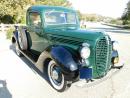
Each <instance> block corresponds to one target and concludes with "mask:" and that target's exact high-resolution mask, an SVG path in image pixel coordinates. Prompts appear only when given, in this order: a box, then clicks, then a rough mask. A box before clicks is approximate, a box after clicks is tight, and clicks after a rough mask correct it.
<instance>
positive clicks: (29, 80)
mask: <svg viewBox="0 0 130 98" xmlns="http://www.w3.org/2000/svg"><path fill="white" fill-rule="evenodd" d="M88 27H89V28H91V29H93V30H103V31H104V30H105V31H106V32H107V33H108V34H109V35H110V36H111V37H112V39H115V40H118V42H119V44H120V46H119V50H120V60H121V61H122V62H123V63H125V66H124V67H123V69H121V70H120V71H116V72H115V70H114V72H115V73H114V74H113V75H111V73H109V74H108V75H107V76H106V77H105V78H103V79H101V80H97V81H95V82H94V83H92V84H90V83H89V84H86V83H84V81H81V82H79V83H75V84H73V85H72V86H71V88H70V89H68V90H67V91H65V92H63V93H59V92H57V91H55V90H54V89H53V88H52V87H51V86H50V85H49V84H48V82H47V81H46V78H45V77H44V76H41V75H40V73H39V74H38V72H36V71H37V70H36V68H35V67H34V65H33V64H32V63H31V62H29V61H28V60H27V59H26V58H25V57H22V58H19V57H18V56H17V55H16V54H15V52H14V51H13V46H12V45H11V42H10V41H9V40H6V39H5V35H4V34H3V33H0V98H130V76H129V75H130V31H129V30H122V29H119V28H113V27H109V26H104V25H101V24H91V25H89V26H88Z"/></svg>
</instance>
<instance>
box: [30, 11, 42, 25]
mask: <svg viewBox="0 0 130 98" xmlns="http://www.w3.org/2000/svg"><path fill="white" fill-rule="evenodd" d="M29 18H30V19H29V25H32V26H41V18H40V14H39V13H37V12H31V13H29Z"/></svg>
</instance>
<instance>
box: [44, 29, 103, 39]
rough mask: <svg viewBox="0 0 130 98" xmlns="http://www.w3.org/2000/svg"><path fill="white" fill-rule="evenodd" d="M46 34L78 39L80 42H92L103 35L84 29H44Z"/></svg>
mask: <svg viewBox="0 0 130 98" xmlns="http://www.w3.org/2000/svg"><path fill="white" fill-rule="evenodd" d="M45 33H46V34H52V35H55V36H56V35H58V36H64V37H70V38H78V39H82V40H89V41H94V40H96V39H97V38H99V37H101V36H104V35H105V34H104V33H103V32H100V31H95V30H86V29H45Z"/></svg>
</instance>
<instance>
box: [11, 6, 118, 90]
mask: <svg viewBox="0 0 130 98" xmlns="http://www.w3.org/2000/svg"><path fill="white" fill-rule="evenodd" d="M13 33H14V35H13V37H12V42H13V44H15V47H16V49H15V50H16V54H17V55H18V56H22V55H24V56H25V57H26V58H28V59H29V60H30V61H31V62H32V63H33V64H34V65H35V66H36V67H37V68H38V69H39V70H40V71H41V72H42V73H43V74H44V73H47V76H48V79H49V82H50V84H51V86H52V87H53V88H54V89H56V90H57V91H59V92H62V91H64V90H66V88H68V87H70V86H71V84H72V83H73V82H77V81H79V80H80V79H86V80H93V79H97V78H98V79H99V78H102V77H104V76H105V75H106V74H107V73H108V72H109V70H110V69H111V67H112V66H114V65H115V64H116V63H118V60H119V55H118V51H117V49H116V48H115V47H114V45H116V43H115V41H111V38H110V37H109V35H107V34H105V33H104V32H102V31H92V30H85V29H81V28H80V24H79V20H78V16H77V14H76V11H75V10H73V9H69V8H65V7H58V6H45V5H41V6H31V7H30V8H29V9H28V10H27V14H26V26H21V27H16V29H15V31H14V32H13Z"/></svg>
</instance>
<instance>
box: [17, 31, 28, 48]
mask: <svg viewBox="0 0 130 98" xmlns="http://www.w3.org/2000/svg"><path fill="white" fill-rule="evenodd" d="M18 42H19V47H20V49H21V50H27V49H28V42H27V35H26V32H25V30H21V31H19V32H18Z"/></svg>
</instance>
